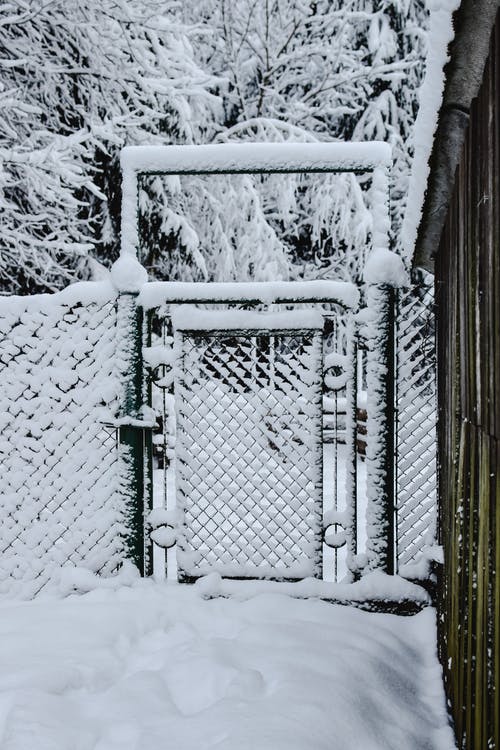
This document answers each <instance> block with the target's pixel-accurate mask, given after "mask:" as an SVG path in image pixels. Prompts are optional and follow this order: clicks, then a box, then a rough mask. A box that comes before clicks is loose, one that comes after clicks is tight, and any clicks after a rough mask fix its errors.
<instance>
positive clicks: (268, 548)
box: [144, 282, 357, 581]
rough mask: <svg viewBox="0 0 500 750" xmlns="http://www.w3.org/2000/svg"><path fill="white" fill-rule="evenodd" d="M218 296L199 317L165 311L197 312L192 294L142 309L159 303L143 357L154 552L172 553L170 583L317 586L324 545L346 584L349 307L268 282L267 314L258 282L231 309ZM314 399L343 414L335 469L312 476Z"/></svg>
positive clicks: (352, 442)
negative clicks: (152, 416)
mask: <svg viewBox="0 0 500 750" xmlns="http://www.w3.org/2000/svg"><path fill="white" fill-rule="evenodd" d="M330 283H331V285H332V286H331V287H330V286H329V284H330ZM217 286H218V287H219V288H218V289H217V292H218V298H215V299H214V298H212V299H209V298H208V297H209V293H210V291H211V289H210V285H204V294H205V296H206V299H205V300H204V302H208V303H211V304H210V305H209V306H210V307H211V308H212V309H206V307H207V305H206V304H205V305H204V308H205V309H200V308H199V307H198V308H196V307H193V306H192V304H190V305H180V306H179V305H178V304H177V305H176V304H175V303H179V302H186V301H188V302H190V303H195V302H197V303H199V302H200V300H199V299H197V298H196V294H195V293H194V292H195V291H196V290H195V289H194V285H186V288H185V291H186V294H185V295H184V299H183V298H182V297H181V298H179V297H178V291H179V289H178V287H176V285H170V284H169V283H168V282H164V283H163V284H162V285H161V286H160V283H158V284H157V285H156V292H159V290H160V289H162V290H163V300H161V295H160V294H155V300H156V301H158V302H159V301H163V303H164V304H163V305H155V308H154V310H153V311H151V312H150V313H149V317H150V341H149V342H148V343H149V344H150V346H148V347H147V348H146V349H145V350H144V352H145V360H146V362H147V363H148V364H149V367H150V373H151V374H150V387H149V389H148V390H149V393H150V398H151V400H150V403H151V405H152V406H153V408H154V409H155V411H156V414H157V418H158V423H157V429H156V432H155V434H154V435H153V452H154V461H153V464H154V466H153V472H152V482H151V483H150V484H151V485H152V486H153V488H154V492H153V495H154V497H153V500H154V505H155V506H156V507H155V509H154V511H153V515H152V516H151V525H152V527H153V539H154V540H155V542H156V543H157V544H160V546H163V547H165V548H171V547H174V545H175V548H176V552H175V560H174V556H173V555H172V554H171V553H169V555H168V556H167V561H168V567H169V568H170V574H169V577H175V578H177V579H178V580H180V581H193V580H195V579H196V578H198V577H200V576H204V575H207V574H209V573H212V572H217V573H219V574H221V575H223V576H224V577H233V578H271V579H279V580H298V579H303V578H305V577H310V576H311V577H316V578H322V577H323V573H324V564H330V563H331V562H332V561H331V554H332V553H329V554H330V558H329V560H328V561H327V563H324V559H323V557H324V552H325V549H326V546H329V547H332V548H334V549H335V550H337V549H342V550H343V552H342V554H343V555H344V558H345V564H344V570H345V573H346V574H348V575H349V574H350V570H352V567H353V562H354V556H355V554H356V551H357V532H356V466H357V462H356V420H355V416H356V404H355V399H356V351H355V331H354V329H355V325H354V312H355V309H354V310H353V309H352V307H351V306H350V305H355V304H356V302H357V296H356V295H355V294H354V295H353V294H351V295H350V299H352V300H353V302H352V303H351V302H349V303H347V301H346V300H347V299H348V296H347V295H346V299H345V300H343V299H342V295H339V292H340V290H341V289H343V287H342V286H340V287H339V286H338V285H337V284H336V283H335V282H326V288H325V284H323V288H322V289H318V287H316V286H315V283H314V282H308V283H307V284H306V286H305V287H304V289H303V290H302V291H306V290H307V294H302V295H300V294H298V292H299V291H300V289H299V288H298V287H297V285H296V284H294V283H290V284H289V285H286V289H287V293H285V294H284V293H283V284H277V285H276V289H278V290H281V296H280V295H279V294H274V295H271V296H272V298H273V303H272V304H271V308H272V309H271V310H269V304H265V305H264V304H263V302H262V300H261V299H259V296H261V297H262V298H265V299H267V300H269V298H270V289H269V288H268V284H263V285H260V284H257V285H255V284H252V285H246V284H242V285H241V287H239V293H240V294H241V299H240V300H235V299H234V294H232V295H231V298H229V294H228V290H229V288H230V287H231V285H227V287H228V290H224V289H221V288H220V285H217ZM348 286H350V285H346V288H347V287H348ZM224 291H225V292H226V294H224V293H222V292H224ZM319 291H321V295H319V294H318V292H319ZM327 291H330V294H328V293H326V292H327ZM256 292H257V293H256ZM333 292H335V295H336V296H334V294H333ZM350 292H351V293H352V292H353V290H352V289H350ZM354 292H355V290H354ZM176 295H177V296H176ZM339 297H340V298H339ZM303 303H307V304H308V308H307V309H297V307H298V304H300V306H301V307H302V308H303ZM318 303H320V304H318ZM222 306H224V308H225V309H213V307H217V308H221V307H222ZM242 307H243V308H247V309H237V308H242ZM263 307H265V308H266V309H265V310H264V311H263V310H262V308H263ZM291 307H293V308H294V309H290V308H291ZM228 308H229V309H228ZM248 308H251V309H248ZM339 327H341V328H342V331H343V335H340V334H339ZM340 341H341V342H342V344H341V345H340V344H339V342H340ZM336 347H339V348H337V349H336ZM325 396H326V397H327V398H326V401H328V402H329V403H331V402H332V401H333V400H334V399H333V398H332V397H333V396H335V401H338V402H339V404H340V402H342V415H341V417H340V418H341V419H342V420H343V425H342V431H341V433H342V442H343V458H342V461H343V466H342V467H340V466H339V464H340V463H341V460H340V459H339V460H338V461H336V463H335V466H332V465H331V463H329V464H328V465H327V470H326V473H325V474H326V475H325V476H324V473H323V459H324V455H323V447H324V435H323V428H324V422H323V420H324V416H325V415H324V403H325ZM337 396H338V398H337ZM339 411H340V408H339ZM329 416H331V415H329ZM339 437H340V431H339ZM154 467H156V471H155V468H154ZM333 472H338V473H339V476H341V480H340V479H339V478H338V477H337V476H335V477H333V476H330V474H332V473H333ZM339 484H342V485H343V486H342V488H340V487H338V485H339ZM325 486H329V487H330V489H331V488H332V487H334V486H335V488H336V490H335V498H334V499H333V498H331V499H330V501H325V499H326V498H325ZM337 490H338V491H337ZM348 557H349V561H347V558H348ZM161 564H162V563H161V562H160V565H161ZM175 567H176V568H177V572H176V574H175V575H172V569H173V568H175ZM333 567H334V566H333V564H332V565H331V568H332V570H333ZM335 567H336V566H335Z"/></svg>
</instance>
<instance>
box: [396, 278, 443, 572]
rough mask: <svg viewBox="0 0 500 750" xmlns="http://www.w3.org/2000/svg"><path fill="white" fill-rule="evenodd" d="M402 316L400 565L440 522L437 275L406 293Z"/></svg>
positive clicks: (399, 328)
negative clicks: (437, 446)
mask: <svg viewBox="0 0 500 750" xmlns="http://www.w3.org/2000/svg"><path fill="white" fill-rule="evenodd" d="M398 308H399V309H398V312H397V317H396V330H397V377H396V408H397V430H396V449H397V450H396V498H397V524H396V532H397V533H396V539H397V562H398V567H401V566H403V565H406V564H408V563H412V562H415V561H417V560H418V559H419V557H420V556H421V555H422V552H423V550H424V548H425V547H426V545H427V544H428V543H429V542H430V541H431V540H432V538H433V535H434V530H435V522H436V416H437V412H436V355H435V341H434V336H435V334H434V293H433V286H432V279H425V280H424V281H423V282H422V283H420V284H418V285H416V286H414V287H412V288H410V289H406V290H404V291H403V292H402V293H401V296H400V300H399V305H398Z"/></svg>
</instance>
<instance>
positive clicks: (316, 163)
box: [121, 141, 391, 175]
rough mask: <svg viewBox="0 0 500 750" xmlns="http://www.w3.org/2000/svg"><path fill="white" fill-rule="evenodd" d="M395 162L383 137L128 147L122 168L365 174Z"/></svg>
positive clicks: (152, 171)
mask: <svg viewBox="0 0 500 750" xmlns="http://www.w3.org/2000/svg"><path fill="white" fill-rule="evenodd" d="M390 163H391V147H390V146H389V145H388V144H387V143H383V142H382V141H371V142H353V141H351V142H348V143H345V142H340V143H220V144H209V145H204V146H127V147H125V148H124V149H122V152H121V166H122V169H123V170H124V172H125V171H129V170H131V171H133V172H135V173H137V174H175V175H180V174H257V173H288V174H291V173H293V172H366V171H372V170H374V169H376V168H377V167H388V166H389V165H390Z"/></svg>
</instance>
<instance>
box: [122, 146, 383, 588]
mask: <svg viewBox="0 0 500 750" xmlns="http://www.w3.org/2000/svg"><path fill="white" fill-rule="evenodd" d="M391 163H392V156H391V148H390V146H389V145H388V144H386V143H383V142H380V141H378V142H377V141H374V142H362V143H354V142H351V143H300V144H299V143H251V144H248V143H245V144H242V143H238V144H234V143H224V144H216V145H213V144H210V145H202V146H129V147H125V148H124V149H122V152H121V167H122V215H121V250H120V258H119V259H118V261H117V263H116V264H115V266H116V267H117V271H116V274H115V275H116V278H117V279H119V291H120V292H121V294H120V299H119V303H118V304H119V306H120V305H121V304H122V297H123V296H126V297H127V298H128V302H129V305H128V307H129V315H128V317H129V320H130V322H131V323H132V326H133V321H134V319H138V317H140V312H139V309H138V300H137V293H138V292H139V291H140V288H141V287H142V286H143V284H144V283H145V282H146V279H147V275H146V272H145V270H144V269H143V267H142V266H141V265H140V262H139V257H138V256H139V232H138V220H139V189H138V183H139V178H140V176H142V175H146V174H149V175H154V174H157V175H172V176H174V175H175V176H179V175H203V174H204V175H220V174H292V173H304V174H306V173H343V172H350V173H354V174H363V173H367V172H368V173H372V174H373V187H374V189H373V191H372V197H373V207H372V213H373V225H372V245H373V247H372V250H371V252H370V254H369V256H368V262H369V261H370V258H371V257H372V256H374V254H375V253H376V252H378V251H380V250H383V251H388V249H389V244H390V243H389V227H390V218H389V180H388V170H389V167H390V165H391ZM118 268H120V271H118ZM134 269H135V271H134ZM145 276H146V278H145ZM167 283H168V282H167ZM253 283H255V282H253ZM293 283H294V282H290V284H293ZM186 286H189V284H187V285H186ZM218 286H220V285H218ZM394 286H396V284H391V283H381V284H380V283H379V284H377V283H373V284H369V287H368V302H369V304H370V301H371V303H372V304H371V312H372V316H371V321H370V327H369V328H370V336H369V339H370V343H371V346H370V348H369V355H368V356H369V368H368V369H369V382H370V385H371V389H370V390H371V391H372V394H374V400H372V403H371V405H370V403H369V410H368V434H369V436H370V437H371V438H372V440H373V444H374V445H376V446H380V449H379V450H377V451H376V455H373V456H369V457H368V459H369V461H368V466H367V473H368V488H367V489H368V507H369V513H370V516H371V529H372V530H373V534H368V541H367V552H368V567H369V568H370V569H375V568H378V569H382V570H384V571H385V572H387V573H394V506H395V502H394V429H393V425H394V418H393V416H394V415H393V410H394V399H393V398H391V394H392V393H393V391H394V366H393V365H394V362H393V359H394V351H393V341H394V336H393V328H394V317H393V314H392V315H391V314H390V313H389V311H390V310H393V309H394V304H393V297H394V288H393V287H394ZM184 301H186V300H184ZM198 301H199V302H201V301H202V302H206V300H198ZM302 301H305V300H302ZM138 325H139V323H138V321H137V325H136V326H135V328H134V329H132V328H129V335H128V337H127V336H125V337H124V341H123V351H124V352H126V351H127V348H128V351H132V352H133V355H132V356H130V355H129V356H128V357H127V359H128V360H129V364H130V367H129V368H128V370H127V371H126V374H128V382H127V379H126V382H125V383H124V384H123V387H124V391H123V394H122V400H121V408H120V415H119V416H120V419H121V420H122V427H120V445H121V446H122V447H123V448H125V449H124V450H123V449H122V450H121V458H122V461H123V463H124V477H123V480H124V485H126V486H125V487H124V490H125V495H126V497H127V499H128V502H129V503H130V508H131V510H132V515H133V518H134V519H135V523H134V534H136V536H135V540H134V539H133V538H131V540H130V543H129V549H130V550H131V557H132V560H133V562H135V563H136V565H137V566H138V567H139V569H140V572H141V575H149V574H150V573H151V554H150V542H149V540H148V539H147V538H146V528H147V522H146V518H147V514H148V513H149V510H150V509H151V507H152V502H151V500H152V487H151V486H148V481H147V476H148V469H147V466H148V462H150V460H151V455H150V453H151V452H150V450H149V451H148V449H147V446H148V445H149V444H150V438H147V437H146V436H147V434H148V430H149V434H150V428H151V425H149V424H147V422H146V421H144V420H143V414H142V410H143V405H145V404H146V403H147V401H146V389H147V383H146V378H145V368H144V367H143V363H142V352H140V353H139V351H138V349H137V346H138V332H137V327H138ZM141 330H142V326H141ZM141 393H142V404H141V403H140V394H141ZM131 394H133V397H131ZM391 425H392V428H391ZM131 427H133V428H139V429H140V431H141V436H142V439H139V438H138V436H137V435H136V433H135V432H133V431H132V430H131V429H130V428H131ZM148 453H149V456H148ZM150 484H151V483H149V485H150ZM141 518H142V538H140V539H139V538H138V537H137V535H139V534H140V533H141V529H140V519H141Z"/></svg>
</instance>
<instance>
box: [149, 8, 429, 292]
mask: <svg viewBox="0 0 500 750" xmlns="http://www.w3.org/2000/svg"><path fill="white" fill-rule="evenodd" d="M183 8H184V20H185V22H189V23H193V22H194V20H195V19H197V20H198V24H199V25H198V29H199V43H198V44H197V45H196V51H197V56H198V57H197V59H198V62H199V64H200V66H201V67H202V68H204V69H205V70H210V71H211V72H212V73H213V74H214V75H216V76H217V77H219V78H221V79H225V80H227V81H228V86H227V89H226V91H225V95H224V121H223V125H224V126H225V128H224V130H223V131H222V132H220V133H219V134H218V136H217V140H219V141H224V140H235V139H237V140H290V141H311V140H329V139H340V140H350V139H355V140H370V139H380V140H384V141H388V142H389V143H390V144H391V145H392V147H393V150H394V169H393V175H392V186H391V187H392V198H393V201H392V206H391V211H392V217H393V240H394V244H395V246H396V247H398V235H399V233H398V228H399V226H400V221H401V216H402V213H403V211H404V201H405V195H406V186H407V179H408V173H409V164H410V160H411V130H412V125H413V121H414V118H415V115H416V107H417V89H418V85H419V81H420V78H421V76H422V73H423V60H424V52H425V49H424V42H425V34H424V28H423V27H424V26H425V22H426V12H425V7H424V0H413V1H412V2H409V1H407V0H381V1H376V0H374V1H373V2H370V0H348V1H347V2H346V1H345V0H257V1H256V0H196V2H195V1H194V0H186V2H185V3H184V4H183ZM207 29H212V30H213V31H212V33H211V34H207ZM237 184H239V185H240V186H241V187H240V188H237V187H236V185H237ZM369 202H370V197H369V182H367V181H366V180H364V181H363V180H360V179H356V178H355V177H353V176H345V175H342V176H335V177H327V178H317V177H314V178H305V177H303V176H302V177H300V178H296V177H287V178H284V177H279V178H278V177H276V178H272V179H266V180H252V179H250V178H245V179H242V178H238V179H236V178H228V179H227V180H225V181H224V182H223V183H221V182H220V181H219V183H218V184H215V183H214V182H212V184H210V183H209V182H208V181H202V180H191V181H190V182H189V181H188V182H187V183H185V185H184V192H183V193H180V192H179V190H178V188H177V187H176V190H175V191H174V194H173V195H171V196H170V199H169V208H168V212H169V214H170V219H169V221H170V225H171V226H172V227H173V226H176V225H177V224H179V225H180V224H182V225H183V230H182V231H180V230H179V231H178V232H177V233H175V232H174V233H173V234H172V235H171V238H172V239H173V242H172V249H173V252H172V254H170V256H169V258H168V260H166V262H165V259H163V263H164V273H167V274H170V275H171V274H174V275H175V274H176V273H178V272H179V269H180V268H181V267H182V273H183V274H185V273H186V272H187V268H186V267H185V266H184V265H182V263H181V266H179V265H178V264H179V261H182V259H183V258H184V259H185V260H186V259H187V258H189V263H190V272H191V274H193V273H194V274H195V275H196V273H198V275H199V277H200V278H232V277H234V276H237V277H238V278H249V277H256V278H267V277H269V275H270V274H273V273H278V275H279V276H284V277H292V278H293V277H296V276H305V277H308V276H317V275H332V274H334V275H336V276H343V277H348V278H358V277H359V273H360V268H361V267H362V265H363V259H364V253H365V249H366V246H367V243H368V240H369V235H370V226H371V225H370V215H369V212H368V210H367V209H368V208H369ZM174 235H175V237H174ZM185 238H187V241H186V239H185ZM174 248H175V250H174ZM183 250H184V253H183ZM159 262H160V263H161V262H162V261H161V260H160V259H159ZM158 270H159V269H158Z"/></svg>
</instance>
